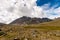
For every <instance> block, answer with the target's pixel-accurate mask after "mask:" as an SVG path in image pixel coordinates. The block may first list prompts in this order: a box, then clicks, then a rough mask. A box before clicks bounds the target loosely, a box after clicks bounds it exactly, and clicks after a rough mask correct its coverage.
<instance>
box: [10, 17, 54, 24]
mask: <svg viewBox="0 0 60 40" xmlns="http://www.w3.org/2000/svg"><path fill="white" fill-rule="evenodd" d="M50 21H53V20H52V19H49V18H31V17H27V16H23V17H21V18H18V19H16V20H15V21H13V22H11V23H10V24H39V23H44V22H50Z"/></svg>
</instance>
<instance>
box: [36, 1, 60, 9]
mask: <svg viewBox="0 0 60 40" xmlns="http://www.w3.org/2000/svg"><path fill="white" fill-rule="evenodd" d="M36 3H37V6H42V5H44V4H48V3H50V7H53V6H54V5H58V6H56V8H57V7H59V6H60V0H37V1H36Z"/></svg>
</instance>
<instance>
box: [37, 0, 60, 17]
mask: <svg viewBox="0 0 60 40" xmlns="http://www.w3.org/2000/svg"><path fill="white" fill-rule="evenodd" d="M36 4H37V6H38V7H40V8H41V7H42V6H44V5H45V4H48V8H46V9H48V10H45V11H47V12H46V16H47V17H48V16H49V18H51V17H53V18H55V17H60V0H37V1H36ZM44 7H47V6H44ZM44 13H45V12H44Z"/></svg>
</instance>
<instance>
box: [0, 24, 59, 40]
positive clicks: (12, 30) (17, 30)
mask: <svg viewBox="0 0 60 40" xmlns="http://www.w3.org/2000/svg"><path fill="white" fill-rule="evenodd" d="M52 28H54V29H52ZM55 28H57V29H55ZM59 28H60V27H59ZM59 28H58V27H50V29H49V27H48V26H46V28H44V27H43V26H42V27H41V26H40V27H38V26H37V27H36V26H30V27H29V26H20V25H5V26H4V27H1V28H0V40H60V29H59Z"/></svg>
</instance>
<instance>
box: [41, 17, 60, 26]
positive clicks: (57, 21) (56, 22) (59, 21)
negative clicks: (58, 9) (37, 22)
mask: <svg viewBox="0 0 60 40" xmlns="http://www.w3.org/2000/svg"><path fill="white" fill-rule="evenodd" d="M42 25H44V26H45V25H47V26H60V18H56V19H54V21H51V22H45V23H42Z"/></svg>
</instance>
